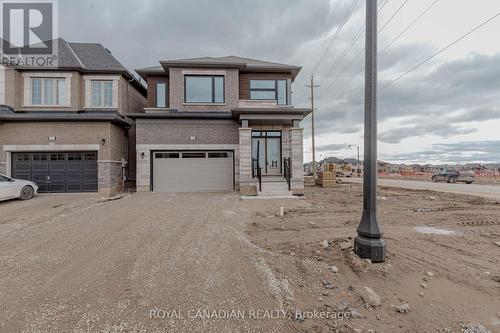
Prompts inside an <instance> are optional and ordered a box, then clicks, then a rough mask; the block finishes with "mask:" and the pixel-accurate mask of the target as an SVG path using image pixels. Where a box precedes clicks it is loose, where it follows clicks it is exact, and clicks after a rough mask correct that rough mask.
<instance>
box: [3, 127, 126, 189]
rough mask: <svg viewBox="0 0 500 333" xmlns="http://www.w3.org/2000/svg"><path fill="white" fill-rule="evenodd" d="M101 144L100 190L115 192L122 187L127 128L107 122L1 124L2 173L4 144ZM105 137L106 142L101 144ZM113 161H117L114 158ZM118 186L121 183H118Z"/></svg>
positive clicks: (4, 156)
mask: <svg viewBox="0 0 500 333" xmlns="http://www.w3.org/2000/svg"><path fill="white" fill-rule="evenodd" d="M50 136H54V137H56V141H55V143H54V147H55V148H54V150H57V145H99V150H98V160H99V174H98V178H99V191H101V190H105V192H103V193H104V194H112V193H115V192H116V191H117V190H120V189H119V188H118V187H119V186H118V185H120V186H121V184H119V182H121V176H122V175H121V173H122V170H121V163H118V161H121V159H122V158H124V159H127V154H126V153H127V148H126V139H125V132H124V130H123V129H122V128H120V127H117V126H115V125H112V124H110V123H107V122H46V123H45V122H23V123H11V122H8V123H2V124H0V173H1V172H5V171H6V167H7V166H6V160H7V155H6V154H7V153H6V151H5V150H4V145H18V146H19V145H47V146H48V145H50V142H49V141H48V138H49V137H50ZM101 139H105V140H106V142H105V144H104V145H101V144H100V141H101ZM112 161H114V162H112ZM117 186H118V187H117Z"/></svg>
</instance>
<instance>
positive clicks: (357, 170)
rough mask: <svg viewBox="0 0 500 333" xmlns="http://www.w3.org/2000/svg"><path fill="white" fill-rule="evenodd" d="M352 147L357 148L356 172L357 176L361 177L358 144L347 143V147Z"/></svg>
mask: <svg viewBox="0 0 500 333" xmlns="http://www.w3.org/2000/svg"><path fill="white" fill-rule="evenodd" d="M353 147H354V148H356V149H357V150H358V165H357V168H356V173H357V174H358V177H361V160H360V159H359V145H349V148H353Z"/></svg>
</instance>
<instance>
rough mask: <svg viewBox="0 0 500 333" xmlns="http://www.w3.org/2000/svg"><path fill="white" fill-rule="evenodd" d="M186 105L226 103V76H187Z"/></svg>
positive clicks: (185, 81) (185, 85)
mask: <svg viewBox="0 0 500 333" xmlns="http://www.w3.org/2000/svg"><path fill="white" fill-rule="evenodd" d="M184 83H185V84H184V88H185V89H184V92H185V96H184V100H185V102H186V103H224V76H207V75H203V76H198V75H186V76H185V79H184Z"/></svg>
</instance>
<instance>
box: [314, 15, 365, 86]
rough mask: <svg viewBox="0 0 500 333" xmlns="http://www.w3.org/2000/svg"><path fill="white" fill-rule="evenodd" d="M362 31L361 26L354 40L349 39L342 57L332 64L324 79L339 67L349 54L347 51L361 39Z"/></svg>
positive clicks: (363, 27)
mask: <svg viewBox="0 0 500 333" xmlns="http://www.w3.org/2000/svg"><path fill="white" fill-rule="evenodd" d="M364 30H365V26H364V25H363V26H362V27H361V29H359V31H358V32H357V33H356V35H354V38H353V39H351V41H350V42H349V44H348V46H347V47H346V48H345V49H344V52H343V53H342V55H341V56H340V58H339V59H338V60H337V61H336V62H335V63H334V64H333V66H332V67H330V69H329V70H328V72H326V74H325V75H324V76H325V78H326V77H328V75H330V73H331V72H333V70H334V69H335V68H336V67H337V66H338V65H340V64H341V63H342V61H343V60H344V58H345V57H346V55H347V54H348V53H349V51H350V50H351V49H352V48H353V47H354V45H355V44H356V42H357V41H358V40H359V39H360V38H361V36H363V31H364ZM323 81H324V80H323ZM323 81H322V82H323Z"/></svg>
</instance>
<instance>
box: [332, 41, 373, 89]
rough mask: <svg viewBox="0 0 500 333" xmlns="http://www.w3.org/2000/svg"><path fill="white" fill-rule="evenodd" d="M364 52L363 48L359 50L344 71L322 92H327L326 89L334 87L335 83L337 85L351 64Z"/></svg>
mask: <svg viewBox="0 0 500 333" xmlns="http://www.w3.org/2000/svg"><path fill="white" fill-rule="evenodd" d="M364 50H365V48H364V47H363V48H362V49H361V50H359V52H358V53H357V54H356V55H355V56H354V58H352V60H351V61H350V62H349V64H348V65H347V66H346V67H344V70H343V71H342V72H341V74H339V75H338V76H337V78H336V79H335V80H334V81H333V82H332V83H330V84H329V85H328V87H327V88H326V89H325V90H324V91H327V90H328V89H330V88H331V87H333V86H334V85H335V83H337V82H338V81H339V80H340V79H341V78H343V77H344V74H346V73H347V71H348V70H349V68H351V66H352V64H354V62H355V61H356V60H357V59H358V58H359V57H360V56H361V55H362V54H363V51H364Z"/></svg>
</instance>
